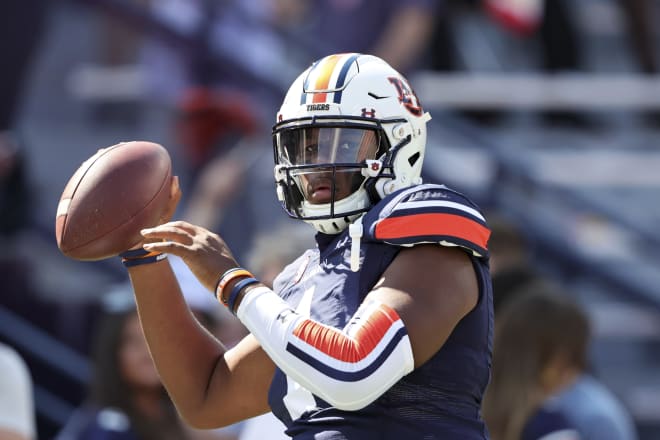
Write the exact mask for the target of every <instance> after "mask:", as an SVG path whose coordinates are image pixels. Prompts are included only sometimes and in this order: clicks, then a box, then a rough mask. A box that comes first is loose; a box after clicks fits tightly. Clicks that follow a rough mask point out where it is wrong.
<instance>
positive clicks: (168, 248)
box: [142, 241, 189, 257]
mask: <svg viewBox="0 0 660 440" xmlns="http://www.w3.org/2000/svg"><path fill="white" fill-rule="evenodd" d="M142 247H143V248H144V249H145V250H148V251H151V252H163V253H166V254H172V255H177V256H179V257H183V256H185V255H186V254H187V253H188V252H189V249H188V246H187V245H185V244H183V243H178V242H176V241H155V242H153V243H145V244H144V246H142Z"/></svg>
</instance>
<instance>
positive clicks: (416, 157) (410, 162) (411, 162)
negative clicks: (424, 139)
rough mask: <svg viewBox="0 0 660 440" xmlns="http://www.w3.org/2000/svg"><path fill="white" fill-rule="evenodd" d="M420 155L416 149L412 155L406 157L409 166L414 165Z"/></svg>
mask: <svg viewBox="0 0 660 440" xmlns="http://www.w3.org/2000/svg"><path fill="white" fill-rule="evenodd" d="M420 156H421V154H420V153H419V151H418V152H416V153H415V154H413V155H412V156H410V157H409V158H408V163H409V164H410V166H411V167H412V166H415V163H417V161H418V160H419V158H420Z"/></svg>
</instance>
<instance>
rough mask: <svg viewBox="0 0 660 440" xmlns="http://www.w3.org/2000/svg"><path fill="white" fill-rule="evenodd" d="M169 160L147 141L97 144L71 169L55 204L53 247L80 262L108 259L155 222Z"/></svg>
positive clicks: (166, 190) (166, 188)
mask: <svg viewBox="0 0 660 440" xmlns="http://www.w3.org/2000/svg"><path fill="white" fill-rule="evenodd" d="M171 180H172V161H171V159H170V155H169V153H168V152H167V150H166V149H165V148H164V147H163V146H162V145H159V144H157V143H153V142H146V141H132V142H122V143H119V144H117V145H113V146H111V147H108V148H103V149H100V150H99V151H97V152H96V154H94V155H93V156H92V157H90V158H89V159H87V160H86V161H85V162H83V163H82V165H80V167H79V168H78V169H77V170H76V171H75V173H73V176H72V177H71V178H70V179H69V182H68V183H67V184H66V186H65V188H64V191H63V192H62V196H61V197H60V201H59V204H58V206H57V213H56V217H55V236H56V239H57V246H58V248H59V249H60V251H62V253H63V254H64V255H66V256H68V257H71V258H73V259H76V260H82V261H94V260H102V259H105V258H110V257H113V256H116V255H118V254H119V253H121V252H124V251H126V250H128V249H129V248H131V247H132V246H134V245H135V244H137V243H138V242H139V241H140V240H141V238H142V237H141V235H140V230H141V229H143V228H147V227H151V226H156V224H157V222H158V221H159V219H160V217H161V215H162V213H163V212H164V209H165V207H166V206H167V203H168V200H169V195H170V182H171Z"/></svg>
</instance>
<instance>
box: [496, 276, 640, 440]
mask: <svg viewBox="0 0 660 440" xmlns="http://www.w3.org/2000/svg"><path fill="white" fill-rule="evenodd" d="M495 327H496V332H495V344H494V357H493V379H492V381H491V384H490V385H489V388H488V392H487V393H486V398H485V401H484V414H485V417H486V420H487V421H488V423H489V429H490V430H491V433H492V435H493V439H494V440H497V439H509V438H510V439H517V438H518V437H516V433H518V432H521V429H522V430H523V431H524V430H525V429H527V428H529V427H530V426H531V424H532V423H538V422H539V417H538V411H542V412H543V413H544V414H545V415H547V414H554V415H553V418H556V417H561V418H563V419H564V422H563V423H565V424H566V425H567V426H571V427H573V429H575V430H576V431H577V433H578V434H579V438H580V439H582V440H596V439H598V440H635V439H636V438H637V435H636V433H635V427H634V424H633V421H632V418H631V416H630V414H629V413H628V411H627V410H626V409H625V408H624V407H623V405H622V404H621V403H620V402H619V401H618V399H617V398H616V397H615V396H614V395H613V394H612V392H611V391H610V390H609V389H608V388H607V387H606V386H605V385H604V384H602V383H601V382H600V381H598V380H597V379H596V378H595V377H594V376H593V375H591V374H590V373H589V372H588V363H589V360H588V352H589V350H588V349H589V344H590V338H591V330H590V322H589V319H588V316H587V315H586V313H585V311H584V310H583V309H582V307H581V306H579V305H578V304H577V303H576V302H574V301H573V300H572V299H570V298H569V297H568V296H567V293H566V292H563V291H561V290H559V288H558V287H557V286H555V285H552V284H549V283H537V284H532V285H529V286H528V287H527V288H525V289H523V290H522V291H521V292H520V294H519V296H518V297H516V298H513V299H511V301H510V302H509V303H508V304H506V305H504V306H503V307H502V309H501V311H500V313H499V314H498V317H497V319H496V323H495ZM534 414H536V416H534ZM545 415H544V418H545ZM534 419H536V421H535V422H532V420H534ZM522 427H525V428H522ZM523 437H524V436H523Z"/></svg>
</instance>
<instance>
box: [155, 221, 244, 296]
mask: <svg viewBox="0 0 660 440" xmlns="http://www.w3.org/2000/svg"><path fill="white" fill-rule="evenodd" d="M142 235H143V236H144V238H145V241H147V242H148V243H146V244H145V245H144V248H145V249H146V250H149V251H157V252H165V253H168V254H172V255H177V256H179V257H181V258H182V259H183V261H185V262H186V264H187V265H188V267H190V270H191V271H192V272H193V274H195V276H196V277H197V279H198V280H199V281H200V282H201V283H202V284H203V285H204V286H205V287H206V288H207V289H209V290H211V291H213V289H215V285H216V283H217V282H218V279H219V278H220V276H221V275H222V274H223V273H225V271H227V270H228V269H231V268H232V267H237V266H238V263H236V260H235V259H234V256H233V255H232V253H231V250H230V249H229V247H228V246H227V244H226V243H225V242H224V240H223V239H222V238H221V237H220V236H219V235H218V234H214V233H213V232H210V231H209V230H207V229H205V228H202V227H201V226H196V225H193V224H190V223H188V222H184V221H175V222H170V223H166V224H164V225H160V226H156V227H154V228H149V229H145V230H143V231H142Z"/></svg>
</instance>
